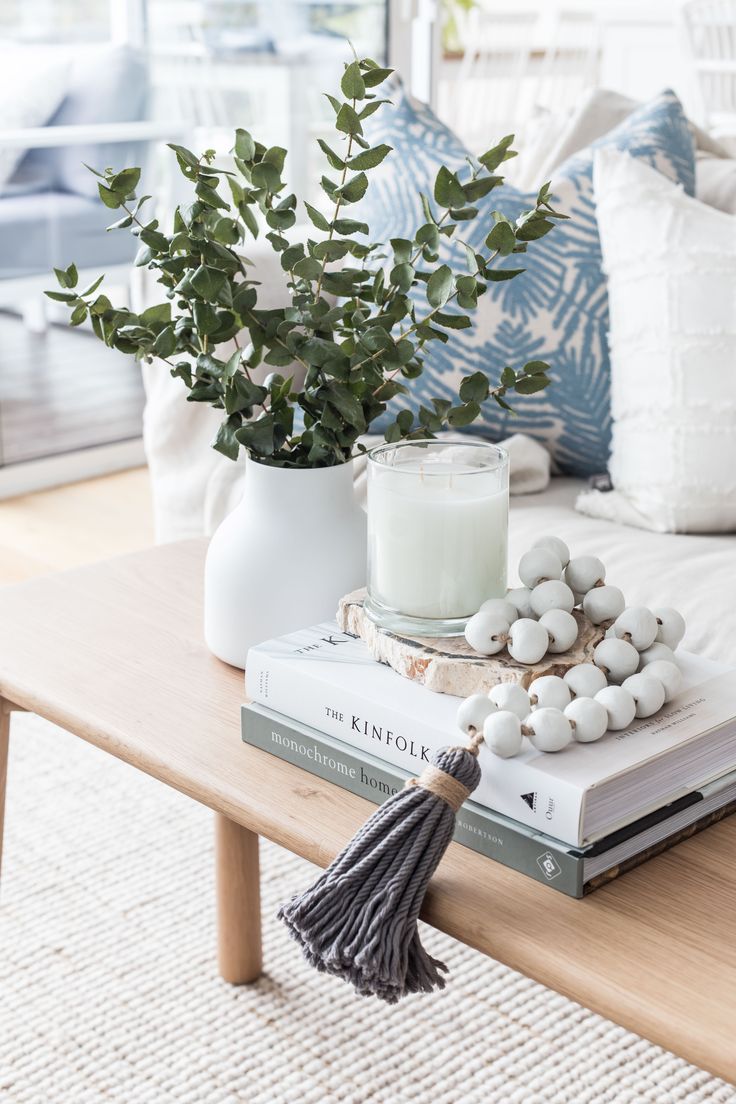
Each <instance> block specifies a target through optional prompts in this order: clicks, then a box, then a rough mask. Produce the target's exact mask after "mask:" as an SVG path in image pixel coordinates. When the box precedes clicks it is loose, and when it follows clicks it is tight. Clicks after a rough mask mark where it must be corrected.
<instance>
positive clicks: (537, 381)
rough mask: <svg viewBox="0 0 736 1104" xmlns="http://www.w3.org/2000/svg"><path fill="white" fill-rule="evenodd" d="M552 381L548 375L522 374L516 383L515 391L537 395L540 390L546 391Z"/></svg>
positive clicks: (520, 393) (521, 393)
mask: <svg viewBox="0 0 736 1104" xmlns="http://www.w3.org/2000/svg"><path fill="white" fill-rule="evenodd" d="M550 382H551V381H550V379H549V377H548V376H543V375H539V376H536V375H535V376H522V377H521V379H517V381H516V383H515V384H514V391H516V392H517V393H518V394H519V395H536V393H537V392H538V391H544V389H545V387H548V386H549V384H550Z"/></svg>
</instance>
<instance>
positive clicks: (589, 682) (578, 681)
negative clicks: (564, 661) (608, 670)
mask: <svg viewBox="0 0 736 1104" xmlns="http://www.w3.org/2000/svg"><path fill="white" fill-rule="evenodd" d="M564 677H565V682H566V683H567V685H568V686H569V687H570V690H571V691H572V693H573V694H574V695H575V697H576V698H594V697H595V696H596V694H597V693H598V691H599V690H602V689H603V687H604V686H608V679H607V678H606V676H605V675H604V674H603V672H602V671H601V669H600V667H596V666H595V664H594V663H578V664H577V666H576V667H571V668H570V670H569V671H567V672H566V673H565V676H564Z"/></svg>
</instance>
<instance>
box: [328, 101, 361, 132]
mask: <svg viewBox="0 0 736 1104" xmlns="http://www.w3.org/2000/svg"><path fill="white" fill-rule="evenodd" d="M335 127H336V129H337V130H339V131H341V132H342V133H343V134H362V133H363V127H362V126H361V123H360V119H359V118H358V115H357V113H356V111H355V108H354V107H351V106H350V104H346V103H344V104H343V105H342V107H341V108H340V110H339V111H338V113H337V118H336V119H335Z"/></svg>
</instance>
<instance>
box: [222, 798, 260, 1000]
mask: <svg viewBox="0 0 736 1104" xmlns="http://www.w3.org/2000/svg"><path fill="white" fill-rule="evenodd" d="M215 818H216V819H215V850H216V858H217V948H218V963H219V967H220V974H221V975H222V977H223V978H224V979H225V981H229V982H230V983H231V984H233V985H244V984H246V983H247V982H249V981H256V979H257V978H258V977H260V974H261V970H262V968H263V958H262V954H261V885H260V878H259V869H258V836H257V835H256V833H255V832H251V831H249V829H248V828H243V827H242V826H241V825H240V824H236V823H235V822H234V821H232V820H229V819H228V818H227V817H226V816H223V815H222V814H221V813H216V814H215Z"/></svg>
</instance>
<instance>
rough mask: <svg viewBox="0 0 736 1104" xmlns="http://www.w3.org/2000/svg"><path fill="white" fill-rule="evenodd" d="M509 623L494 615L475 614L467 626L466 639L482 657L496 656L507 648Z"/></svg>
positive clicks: (503, 618)
mask: <svg viewBox="0 0 736 1104" xmlns="http://www.w3.org/2000/svg"><path fill="white" fill-rule="evenodd" d="M508 631H509V622H508V621H507V620H506V618H505V617H499V616H498V615H495V616H494V614H492V613H486V612H485V611H483V612H482V613H476V614H474V615H473V616H472V617H471V618H470V620H469V621H468V623H467V625H466V626H465V639H466V640H467V642H468V644H469V645H470V647H471V648H473V650H474V651H476V652H480V654H481V655H495V654H496V653H497V652H500V651H501V649H502V648H505V647H506V640H507V637H508Z"/></svg>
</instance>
